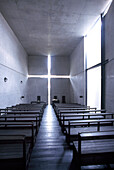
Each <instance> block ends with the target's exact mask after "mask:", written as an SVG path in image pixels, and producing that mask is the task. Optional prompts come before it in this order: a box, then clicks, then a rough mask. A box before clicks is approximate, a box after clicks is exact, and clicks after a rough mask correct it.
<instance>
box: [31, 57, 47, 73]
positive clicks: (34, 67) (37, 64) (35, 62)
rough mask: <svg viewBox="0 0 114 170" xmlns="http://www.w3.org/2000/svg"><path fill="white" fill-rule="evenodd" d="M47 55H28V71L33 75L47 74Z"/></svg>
mask: <svg viewBox="0 0 114 170" xmlns="http://www.w3.org/2000/svg"><path fill="white" fill-rule="evenodd" d="M47 61H48V57H47V56H29V57H28V73H29V75H30V74H32V75H33V74H35V75H46V74H48V63H47Z"/></svg>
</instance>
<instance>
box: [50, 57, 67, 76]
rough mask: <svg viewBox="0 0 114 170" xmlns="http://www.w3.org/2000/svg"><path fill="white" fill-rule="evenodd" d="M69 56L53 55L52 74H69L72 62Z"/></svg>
mask: <svg viewBox="0 0 114 170" xmlns="http://www.w3.org/2000/svg"><path fill="white" fill-rule="evenodd" d="M69 61H70V59H69V57H67V56H52V57H51V74H52V75H69V72H70V64H69Z"/></svg>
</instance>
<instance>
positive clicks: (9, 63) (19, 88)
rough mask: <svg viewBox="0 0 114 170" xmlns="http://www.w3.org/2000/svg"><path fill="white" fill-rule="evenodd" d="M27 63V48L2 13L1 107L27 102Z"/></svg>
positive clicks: (0, 38) (0, 56)
mask: <svg viewBox="0 0 114 170" xmlns="http://www.w3.org/2000/svg"><path fill="white" fill-rule="evenodd" d="M27 64H28V61H27V54H26V52H25V50H24V49H23V47H22V45H21V44H20V42H19V41H18V39H17V38H16V36H15V34H14V33H13V31H12V30H11V28H10V27H9V26H8V24H7V22H6V21H5V19H4V18H3V16H2V15H1V13H0V108H4V107H7V106H12V105H15V104H17V103H23V102H27V98H26V85H27V73H28V66H27ZM4 77H7V79H8V80H7V82H4ZM21 81H22V83H21ZM21 96H25V98H24V99H23V100H22V99H20V98H21Z"/></svg>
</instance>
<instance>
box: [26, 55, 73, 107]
mask: <svg viewBox="0 0 114 170" xmlns="http://www.w3.org/2000/svg"><path fill="white" fill-rule="evenodd" d="M28 78H47V79H48V105H50V98H51V94H50V91H51V79H52V78H62V79H64V78H65V79H66V78H70V76H69V75H68V76H67V75H51V56H50V54H49V55H48V75H28Z"/></svg>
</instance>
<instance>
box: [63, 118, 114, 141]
mask: <svg viewBox="0 0 114 170" xmlns="http://www.w3.org/2000/svg"><path fill="white" fill-rule="evenodd" d="M113 122H114V119H88V120H77V121H69V125H68V128H66V141H67V143H68V144H70V143H71V144H72V142H73V141H74V140H77V139H78V133H79V132H91V131H100V130H107V129H109V130H114V126H113V124H112V123H113Z"/></svg>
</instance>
